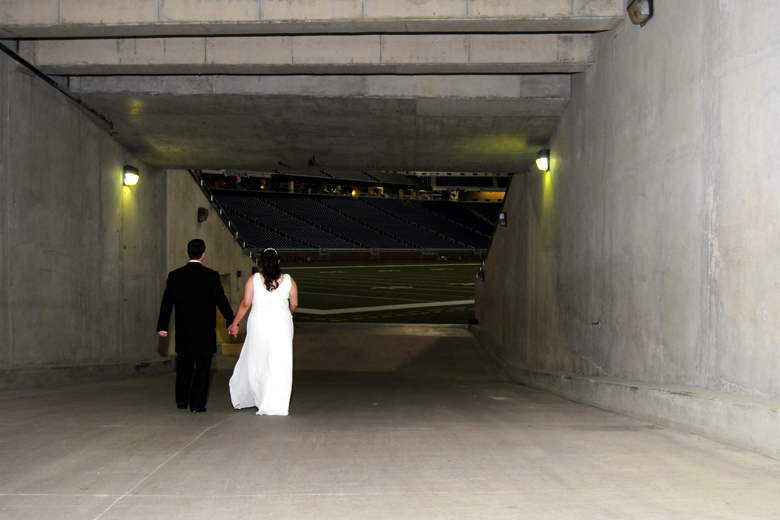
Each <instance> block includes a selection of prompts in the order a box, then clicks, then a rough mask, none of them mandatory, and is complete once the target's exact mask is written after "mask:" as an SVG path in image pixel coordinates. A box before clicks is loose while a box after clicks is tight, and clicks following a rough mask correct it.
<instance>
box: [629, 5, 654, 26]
mask: <svg viewBox="0 0 780 520" xmlns="http://www.w3.org/2000/svg"><path fill="white" fill-rule="evenodd" d="M627 10H628V17H629V19H630V20H631V23H633V24H634V25H638V26H640V27H644V25H645V24H646V23H647V22H649V21H650V18H652V17H653V0H631V3H629V4H628V8H627Z"/></svg>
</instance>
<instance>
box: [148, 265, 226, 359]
mask: <svg viewBox="0 0 780 520" xmlns="http://www.w3.org/2000/svg"><path fill="white" fill-rule="evenodd" d="M174 307H176V352H177V353H179V354H195V355H198V354H200V355H203V354H214V353H215V352H216V351H217V332H216V328H217V311H216V308H217V307H219V311H220V312H221V313H222V316H224V317H225V320H227V324H228V326H230V324H231V323H232V322H233V318H234V316H233V310H232V309H231V308H230V302H229V301H228V299H227V296H225V291H224V289H222V284H221V283H220V281H219V273H218V272H216V271H214V270H213V269H209V268H208V267H205V266H203V265H202V264H201V263H200V262H190V263H188V264H187V265H185V266H184V267H181V268H179V269H176V270H175V271H171V273H170V274H168V282H167V284H166V286H165V294H164V295H163V299H162V305H161V306H160V318H159V319H158V320H157V331H158V332H159V331H161V330H165V331H167V330H168V325H169V323H170V321H171V311H173V308H174Z"/></svg>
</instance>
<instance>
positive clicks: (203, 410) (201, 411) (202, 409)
mask: <svg viewBox="0 0 780 520" xmlns="http://www.w3.org/2000/svg"><path fill="white" fill-rule="evenodd" d="M190 411H191V412H192V413H203V412H205V411H206V409H205V408H201V409H200V410H190Z"/></svg>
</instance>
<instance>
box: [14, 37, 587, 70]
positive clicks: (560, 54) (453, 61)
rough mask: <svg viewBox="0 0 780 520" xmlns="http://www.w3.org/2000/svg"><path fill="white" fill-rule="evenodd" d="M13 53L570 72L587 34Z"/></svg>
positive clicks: (181, 65)
mask: <svg viewBox="0 0 780 520" xmlns="http://www.w3.org/2000/svg"><path fill="white" fill-rule="evenodd" d="M20 53H21V54H22V55H23V56H25V57H26V58H27V59H29V60H30V61H31V62H32V63H34V64H35V65H37V66H38V67H39V68H40V69H41V70H42V71H44V72H45V73H47V74H52V75H67V76H75V75H103V74H107V75H114V74H148V75H152V74H458V73H465V74H474V73H482V74H484V73H495V74H502V73H514V74H522V73H573V72H582V71H583V70H585V69H587V67H588V66H589V65H590V64H591V63H592V62H593V36H592V35H590V34H469V35H460V34H455V35H451V34H448V35H430V34H425V35H422V34H419V35H378V34H374V35H350V36H346V35H339V36H254V37H219V38H152V39H109V40H64V41H58V40H41V41H34V42H21V45H20Z"/></svg>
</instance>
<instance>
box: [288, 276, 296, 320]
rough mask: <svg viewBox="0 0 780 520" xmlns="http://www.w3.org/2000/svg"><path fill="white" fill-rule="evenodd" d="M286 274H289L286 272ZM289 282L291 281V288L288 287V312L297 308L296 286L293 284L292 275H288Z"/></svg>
mask: <svg viewBox="0 0 780 520" xmlns="http://www.w3.org/2000/svg"><path fill="white" fill-rule="evenodd" d="M287 276H290V275H289V274H288V275H287ZM290 282H291V283H292V288H291V289H290V312H295V309H297V308H298V286H297V285H296V284H295V280H293V277H292V276H290Z"/></svg>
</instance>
